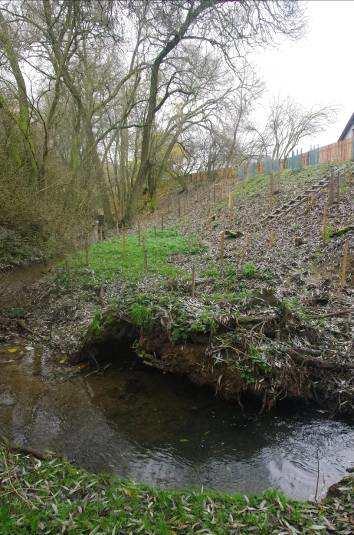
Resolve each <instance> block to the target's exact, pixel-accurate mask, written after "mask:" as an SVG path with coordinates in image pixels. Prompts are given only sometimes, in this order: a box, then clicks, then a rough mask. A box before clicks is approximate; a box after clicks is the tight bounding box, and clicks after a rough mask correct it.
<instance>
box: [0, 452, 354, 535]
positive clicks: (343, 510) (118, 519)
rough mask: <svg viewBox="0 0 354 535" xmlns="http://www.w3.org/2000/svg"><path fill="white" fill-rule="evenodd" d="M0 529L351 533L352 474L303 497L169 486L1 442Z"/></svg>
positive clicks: (147, 534)
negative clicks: (316, 495) (314, 498)
mask: <svg viewBox="0 0 354 535" xmlns="http://www.w3.org/2000/svg"><path fill="white" fill-rule="evenodd" d="M0 484H1V485H0V526H1V527H0V531H1V535H15V534H16V535H25V534H26V535H29V534H36V535H38V534H39V533H46V534H57V533H68V534H73V535H74V534H80V535H83V534H93V533H95V534H115V535H123V534H124V535H128V534H131V535H135V534H137V533H142V534H144V535H173V534H185V535H187V534H193V535H194V534H202V533H203V534H211V535H224V534H225V535H226V534H227V533H228V534H229V533H230V534H231V533H235V534H237V533H239V534H244V533H259V534H270V533H277V534H280V533H302V534H313V533H324V532H327V530H330V531H331V532H335V533H343V534H344V533H350V529H349V526H350V518H351V514H352V512H353V510H352V500H353V497H354V494H353V479H352V478H350V479H349V478H348V479H347V480H344V481H343V482H342V483H341V485H340V489H341V490H340V491H338V492H339V494H338V495H337V497H332V498H330V499H326V500H325V501H323V502H321V503H311V502H300V501H295V500H291V499H288V498H286V497H285V496H284V495H283V494H281V493H280V492H277V491H275V490H269V491H267V492H265V493H264V494H262V495H259V496H250V497H248V496H242V495H241V494H234V495H231V494H224V493H219V492H212V491H207V490H185V491H166V490H159V489H154V488H150V487H147V486H145V485H140V484H136V483H133V482H131V481H124V480H119V479H117V478H115V477H113V476H112V477H111V476H105V475H94V474H90V473H88V472H86V471H84V470H80V469H77V468H75V467H74V466H72V465H71V464H69V463H68V462H67V461H64V460H57V459H49V460H44V461H40V460H38V459H35V458H34V457H31V456H26V455H24V454H14V453H10V452H9V451H8V450H6V448H1V449H0Z"/></svg>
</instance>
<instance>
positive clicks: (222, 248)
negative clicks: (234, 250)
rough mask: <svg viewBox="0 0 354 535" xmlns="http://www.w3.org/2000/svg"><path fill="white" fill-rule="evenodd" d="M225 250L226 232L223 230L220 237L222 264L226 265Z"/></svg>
mask: <svg viewBox="0 0 354 535" xmlns="http://www.w3.org/2000/svg"><path fill="white" fill-rule="evenodd" d="M224 249H225V231H224V230H223V231H222V233H221V235H220V262H221V264H223V263H224Z"/></svg>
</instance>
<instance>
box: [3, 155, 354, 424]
mask: <svg viewBox="0 0 354 535" xmlns="http://www.w3.org/2000/svg"><path fill="white" fill-rule="evenodd" d="M333 176H339V180H338V181H337V182H335V184H334V183H333V182H331V180H330V179H331V177H333ZM352 176H353V164H352V163H347V164H343V165H321V166H316V167H313V168H311V167H310V168H306V169H303V170H300V171H283V172H282V173H281V174H280V175H279V176H278V177H276V188H275V187H274V180H273V181H272V184H271V185H272V187H270V180H269V177H266V176H258V177H255V178H251V179H248V180H245V181H243V182H239V183H236V182H235V181H232V180H228V181H223V182H219V183H217V184H205V183H204V184H194V185H191V187H190V190H189V191H188V192H187V194H179V193H178V192H176V191H171V192H170V193H169V194H168V195H167V194H166V195H165V196H164V197H162V198H161V199H160V200H159V208H158V210H157V212H156V213H155V214H153V215H151V216H146V217H145V220H144V221H145V222H144V225H143V224H142V223H141V224H139V225H138V228H137V229H136V230H134V229H131V230H130V231H128V232H124V233H122V234H121V235H120V236H118V237H113V238H112V239H110V240H106V241H105V242H103V243H100V244H95V245H93V246H92V247H91V248H90V250H89V252H88V253H87V252H86V253H82V254H77V255H75V256H73V257H72V258H71V259H70V261H68V262H66V263H63V264H62V265H61V266H59V268H58V269H57V270H56V272H55V274H54V275H52V276H50V277H47V279H46V280H42V281H39V282H37V283H35V284H33V285H30V286H29V287H28V288H27V289H23V296H24V298H26V297H27V298H28V297H30V299H29V301H30V304H29V305H28V306H26V307H24V310H21V307H18V306H17V307H11V306H7V307H5V309H4V308H3V310H2V313H1V314H2V315H1V318H2V321H1V333H0V336H2V339H3V341H8V340H10V339H11V338H13V337H16V336H19V337H22V338H25V339H30V340H33V341H40V343H41V344H44V345H49V346H51V347H53V348H55V350H56V351H60V352H62V353H65V355H67V356H68V357H69V356H70V360H71V362H72V363H74V364H78V363H81V362H82V361H86V362H89V363H93V364H94V365H97V363H98V364H99V363H100V362H101V361H105V360H107V359H111V360H112V359H113V360H115V359H118V360H119V359H122V358H125V359H126V358H127V355H128V356H129V355H130V358H132V359H136V358H137V357H138V358H139V359H141V360H142V361H143V362H144V363H146V364H148V365H149V366H154V367H156V368H159V369H161V370H163V371H168V372H172V373H178V374H181V375H185V376H187V377H189V378H190V379H191V380H192V381H193V382H196V383H198V384H205V385H208V386H210V387H211V388H212V389H213V390H214V391H215V392H216V393H217V394H218V395H219V396H221V397H224V398H226V399H230V400H233V401H235V402H236V403H238V405H239V406H240V407H241V408H244V406H245V403H246V402H247V399H248V398H249V396H250V395H251V396H252V397H253V398H255V399H256V400H258V403H259V410H261V411H266V410H269V409H271V408H272V407H273V406H274V405H275V404H276V403H277V402H279V400H282V399H284V398H287V399H297V400H310V401H312V402H315V403H317V404H319V405H320V406H321V408H322V409H324V410H326V411H328V412H329V413H330V414H340V415H346V416H349V417H351V416H353V360H352V342H351V323H350V319H351V297H352V289H351V273H350V237H351V235H352V226H351V221H350V214H351V208H350V206H351V200H350V199H351V193H352ZM333 188H334V189H333ZM333 192H334V193H333ZM246 404H247V403H246Z"/></svg>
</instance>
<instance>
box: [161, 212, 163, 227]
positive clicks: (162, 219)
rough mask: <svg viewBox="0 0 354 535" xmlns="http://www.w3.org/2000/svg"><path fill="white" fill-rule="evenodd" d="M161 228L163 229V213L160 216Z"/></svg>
mask: <svg viewBox="0 0 354 535" xmlns="http://www.w3.org/2000/svg"><path fill="white" fill-rule="evenodd" d="M161 230H163V215H162V216H161Z"/></svg>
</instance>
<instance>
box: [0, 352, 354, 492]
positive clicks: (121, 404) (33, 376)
mask: <svg viewBox="0 0 354 535" xmlns="http://www.w3.org/2000/svg"><path fill="white" fill-rule="evenodd" d="M93 371H94V370H90V369H89V368H87V369H86V370H81V372H80V373H73V368H70V367H68V366H66V365H65V364H64V363H63V362H62V358H61V357H60V356H55V355H52V354H51V353H50V352H49V351H46V350H42V349H39V348H38V349H34V348H33V347H32V346H30V345H27V346H26V347H25V346H3V347H2V348H1V350H0V431H1V434H2V435H5V436H6V437H7V438H8V439H9V440H11V442H14V443H16V444H18V445H21V446H24V447H31V448H35V449H40V450H45V449H49V450H51V451H53V452H55V453H57V454H62V455H65V456H66V457H68V458H69V459H70V460H72V461H74V462H75V463H77V464H78V465H80V466H82V467H85V468H88V469H90V470H93V471H106V472H112V473H115V474H118V475H119V476H123V477H129V478H132V479H134V480H136V481H139V482H146V483H149V484H153V485H158V486H160V487H163V488H185V487H200V486H204V487H206V488H214V489H220V490H225V491H231V492H235V491H241V492H248V493H254V492H260V491H263V490H265V489H267V488H269V487H275V488H278V489H280V490H282V491H284V492H285V493H286V494H288V495H289V496H292V497H296V498H313V497H314V494H315V489H316V483H317V479H318V481H319V493H318V495H324V494H325V492H326V490H327V488H328V487H329V486H330V485H331V484H332V483H334V482H337V481H339V480H340V479H341V478H342V477H343V475H345V471H346V468H348V467H349V466H351V465H352V464H353V462H354V452H353V447H352V445H353V443H354V426H352V425H350V424H349V423H347V422H344V421H340V420H339V419H338V420H328V419H325V418H324V417H323V416H322V415H321V412H319V411H312V412H310V411H309V410H308V409H306V410H305V409H304V410H303V411H302V412H301V413H299V412H294V411H291V410H289V407H288V408H287V410H286V412H285V410H284V409H281V410H280V409H278V410H277V412H272V413H271V414H269V415H264V416H262V417H256V416H252V417H251V416H249V417H245V416H242V415H240V413H239V411H238V410H237V408H235V406H233V405H230V404H227V403H225V402H222V401H219V400H216V399H214V398H213V396H212V395H211V393H210V391H209V390H204V389H203V388H196V387H195V386H193V385H192V384H190V383H189V382H188V381H187V380H184V379H182V378H179V377H174V376H171V375H168V374H161V373H160V372H159V371H156V370H152V369H147V368H143V367H135V368H134V367H128V368H127V367H126V366H124V367H121V368H119V367H113V366H110V367H109V368H107V369H106V370H105V371H104V372H99V373H93Z"/></svg>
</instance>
